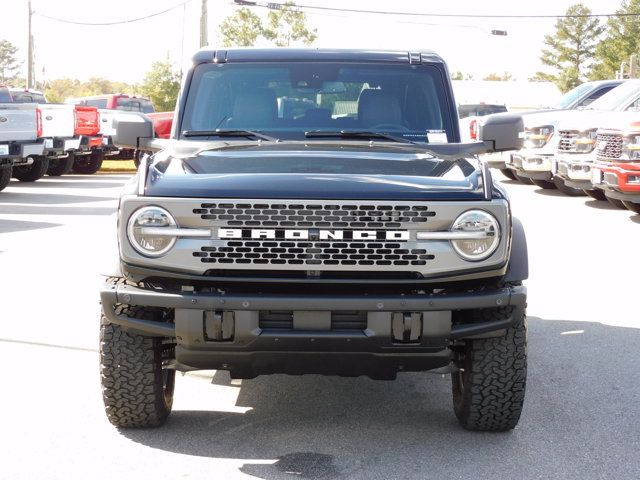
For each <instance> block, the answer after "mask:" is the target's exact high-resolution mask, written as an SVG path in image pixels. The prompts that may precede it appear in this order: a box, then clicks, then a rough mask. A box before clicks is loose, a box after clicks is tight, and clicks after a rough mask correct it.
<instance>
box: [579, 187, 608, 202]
mask: <svg viewBox="0 0 640 480" xmlns="http://www.w3.org/2000/svg"><path fill="white" fill-rule="evenodd" d="M584 193H586V194H587V195H589V196H590V197H591V198H593V199H594V200H600V201H602V200H606V199H607V197H606V195H605V194H604V192H603V191H602V190H600V189H595V190H584Z"/></svg>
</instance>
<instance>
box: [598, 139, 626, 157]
mask: <svg viewBox="0 0 640 480" xmlns="http://www.w3.org/2000/svg"><path fill="white" fill-rule="evenodd" d="M596 145H597V154H598V157H602V158H620V157H622V135H606V134H598V137H597V143H596Z"/></svg>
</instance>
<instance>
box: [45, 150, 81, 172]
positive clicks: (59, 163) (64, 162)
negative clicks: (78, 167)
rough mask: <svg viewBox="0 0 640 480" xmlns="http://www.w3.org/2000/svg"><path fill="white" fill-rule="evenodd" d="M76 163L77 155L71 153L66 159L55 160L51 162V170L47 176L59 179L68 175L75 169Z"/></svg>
mask: <svg viewBox="0 0 640 480" xmlns="http://www.w3.org/2000/svg"><path fill="white" fill-rule="evenodd" d="M74 161H75V155H74V154H73V153H69V155H68V156H67V157H65V158H54V159H51V160H49V168H48V169H47V175H49V176H50V177H59V176H61V175H66V174H67V173H69V172H70V171H71V169H72V168H73V162H74Z"/></svg>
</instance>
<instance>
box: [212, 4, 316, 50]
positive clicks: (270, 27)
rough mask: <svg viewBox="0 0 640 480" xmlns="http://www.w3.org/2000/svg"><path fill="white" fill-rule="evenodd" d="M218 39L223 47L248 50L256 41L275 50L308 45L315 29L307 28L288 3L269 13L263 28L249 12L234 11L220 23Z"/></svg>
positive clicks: (299, 15) (245, 10)
mask: <svg viewBox="0 0 640 480" xmlns="http://www.w3.org/2000/svg"><path fill="white" fill-rule="evenodd" d="M274 8H275V7H274ZM220 37H221V40H222V44H223V45H224V46H226V47H231V46H238V47H250V46H253V45H255V44H256V42H257V41H258V38H260V37H262V38H264V39H266V40H268V41H270V42H272V43H273V44H274V45H277V46H279V47H287V46H290V45H291V44H292V43H295V42H301V43H303V44H304V45H311V44H312V43H313V42H314V41H315V39H316V38H317V37H318V35H317V30H316V29H315V28H314V29H309V28H308V27H307V16H306V15H305V13H304V12H303V11H301V10H298V9H297V8H296V7H295V5H294V4H293V3H291V2H289V3H286V4H284V5H281V6H279V7H278V8H277V9H276V10H270V11H269V13H268V15H267V19H266V24H265V23H263V21H262V19H261V18H260V17H259V16H258V15H256V14H254V13H252V12H251V11H250V10H249V9H247V8H240V9H238V10H237V11H236V12H235V13H234V14H233V15H231V16H229V17H227V18H225V19H224V20H223V21H222V24H221V25H220Z"/></svg>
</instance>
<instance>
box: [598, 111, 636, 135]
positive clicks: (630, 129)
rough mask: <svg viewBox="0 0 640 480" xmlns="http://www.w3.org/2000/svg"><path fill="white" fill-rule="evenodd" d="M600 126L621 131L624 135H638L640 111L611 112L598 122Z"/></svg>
mask: <svg viewBox="0 0 640 480" xmlns="http://www.w3.org/2000/svg"><path fill="white" fill-rule="evenodd" d="M598 128H600V129H603V130H610V131H611V130H613V131H619V132H621V133H622V134H623V135H632V134H636V135H637V134H639V133H640V112H618V113H611V114H609V115H608V116H607V117H606V118H605V119H603V121H602V122H598Z"/></svg>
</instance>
